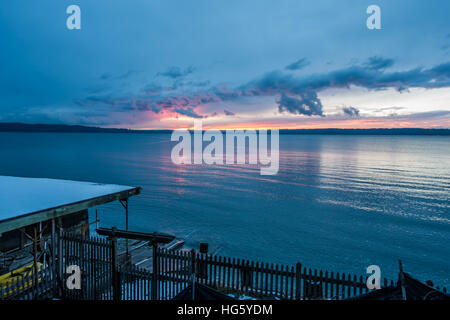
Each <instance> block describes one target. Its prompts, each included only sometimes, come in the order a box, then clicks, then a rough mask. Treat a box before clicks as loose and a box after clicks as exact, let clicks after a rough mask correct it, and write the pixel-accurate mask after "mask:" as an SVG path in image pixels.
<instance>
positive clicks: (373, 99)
mask: <svg viewBox="0 0 450 320" xmlns="http://www.w3.org/2000/svg"><path fill="white" fill-rule="evenodd" d="M69 5H78V6H79V7H80V9H81V29H80V30H76V29H75V30H69V29H68V28H67V27H66V20H67V18H68V17H69V14H67V13H66V9H67V7H68V6H69ZM369 5H378V6H379V7H380V9H381V29H379V30H370V29H368V28H367V26H366V20H367V18H368V17H369V14H367V13H366V9H367V7H368V6H369ZM449 12H450V2H449V1H448V0H434V1H422V0H417V1H416V0H389V1H385V0H370V1H365V0H343V1H335V0H315V1H306V0H304V1H302V0H294V1H291V0H278V1H275V0H272V1H269V0H246V1H242V0H239V1H238V0H226V1H225V0H214V1H211V0H189V1H188V0H176V1H175V0H145V1H144V0H132V1H125V0H117V1H106V0H95V1H92V0H70V1H67V0H40V1H31V0H28V1H26V0H15V1H2V2H1V4H0V42H1V50H0V61H1V62H0V63H1V69H0V122H25V123H46V124H77V125H90V126H101V127H120V128H134V129H175V128H190V127H192V126H193V121H194V120H199V119H200V120H202V121H203V127H204V128H403V127H408V128H411V127H421V128H450V19H448V14H449Z"/></svg>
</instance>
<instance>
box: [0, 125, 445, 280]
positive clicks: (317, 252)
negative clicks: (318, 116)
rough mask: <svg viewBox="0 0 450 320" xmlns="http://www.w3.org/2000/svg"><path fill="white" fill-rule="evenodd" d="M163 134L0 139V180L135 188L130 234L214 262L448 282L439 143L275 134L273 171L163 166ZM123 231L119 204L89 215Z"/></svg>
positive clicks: (166, 162) (166, 142) (166, 139)
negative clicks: (229, 259)
mask: <svg viewBox="0 0 450 320" xmlns="http://www.w3.org/2000/svg"><path fill="white" fill-rule="evenodd" d="M172 146H173V143H171V142H170V136H169V135H167V134H136V135H134V134H47V133H40V134H30V133H0V147H1V148H0V174H1V175H15V176H28V177H49V178H61V179H72V180H86V181H96V182H105V183H117V184H126V185H136V186H142V187H143V193H142V194H141V195H139V196H137V197H134V198H131V199H130V210H131V211H130V212H131V216H130V227H131V228H132V229H135V230H140V231H155V230H157V231H161V232H169V233H173V234H175V235H177V236H178V237H180V238H184V239H185V240H186V242H187V244H188V245H190V246H195V247H197V248H198V243H199V242H208V243H210V247H211V249H212V251H214V252H217V253H219V254H222V255H229V256H233V257H241V258H248V259H250V258H251V259H258V260H262V261H267V262H274V263H285V264H294V263H295V262H302V264H303V265H304V266H307V267H313V268H326V269H329V270H337V271H341V272H342V271H344V272H351V273H356V274H364V273H365V268H366V267H367V266H368V265H370V264H377V265H379V266H380V267H381V270H382V273H383V274H382V275H383V276H386V277H389V278H393V279H396V277H397V270H398V267H397V261H398V259H402V260H403V261H404V265H405V268H406V270H407V271H409V272H411V273H412V274H414V275H416V276H418V277H419V278H421V279H422V280H427V279H431V280H433V281H434V282H435V283H437V284H440V285H445V286H450V201H449V196H450V191H449V190H450V161H449V160H450V139H449V138H448V137H427V136H322V135H314V136H311V135H305V136H302V135H296V136H292V135H282V136H280V171H279V173H278V175H276V176H260V175H259V169H258V168H252V167H248V166H228V167H225V166H220V167H211V166H175V165H173V164H172V163H171V161H170V151H171V147H172ZM99 215H100V219H101V223H100V224H101V225H102V226H105V227H107V226H112V225H115V226H119V227H120V226H123V223H124V213H123V210H122V209H121V207H120V204H117V203H116V204H109V205H107V206H103V207H100V208H99Z"/></svg>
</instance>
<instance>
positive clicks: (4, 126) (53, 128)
mask: <svg viewBox="0 0 450 320" xmlns="http://www.w3.org/2000/svg"><path fill="white" fill-rule="evenodd" d="M0 132H72V133H75V132H80V133H171V132H172V130H131V129H115V128H100V127H89V126H77V125H64V124H26V123H18V122H3V123H2V122H0ZM280 134H329V135H445V136H447V135H450V129H419V128H402V129H280Z"/></svg>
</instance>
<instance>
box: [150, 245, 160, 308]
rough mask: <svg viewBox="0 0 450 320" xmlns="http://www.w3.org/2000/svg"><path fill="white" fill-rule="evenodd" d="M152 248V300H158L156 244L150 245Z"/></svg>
mask: <svg viewBox="0 0 450 320" xmlns="http://www.w3.org/2000/svg"><path fill="white" fill-rule="evenodd" d="M152 248H153V277H152V294H151V298H152V300H158V297H159V290H158V289H159V283H158V282H159V279H158V278H159V277H158V276H159V264H158V243H157V242H154V243H153V244H152Z"/></svg>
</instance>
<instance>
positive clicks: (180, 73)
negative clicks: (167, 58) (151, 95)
mask: <svg viewBox="0 0 450 320" xmlns="http://www.w3.org/2000/svg"><path fill="white" fill-rule="evenodd" d="M193 72H194V67H192V66H190V67H187V68H186V69H184V70H182V69H181V68H180V67H170V68H168V69H167V70H166V71H164V72H158V73H157V74H156V75H157V76H164V77H168V78H171V79H177V78H181V77H185V76H187V75H189V74H191V73H193Z"/></svg>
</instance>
